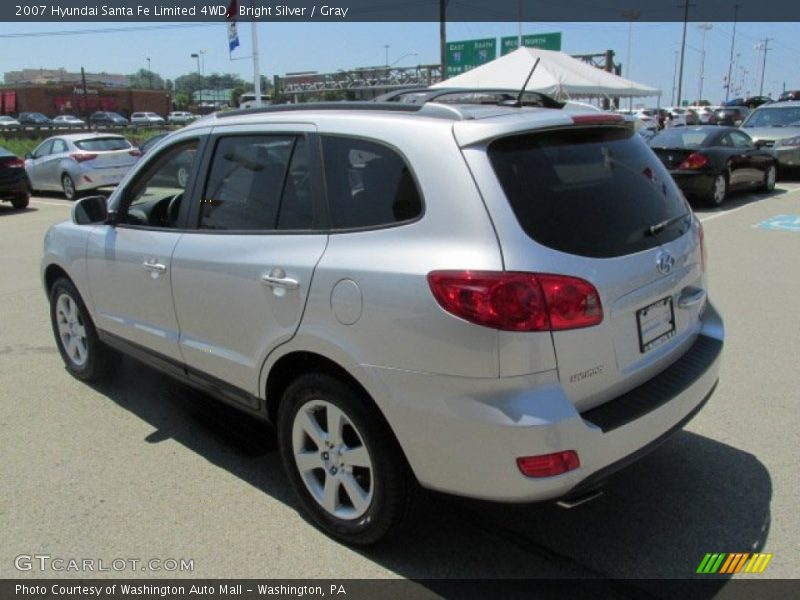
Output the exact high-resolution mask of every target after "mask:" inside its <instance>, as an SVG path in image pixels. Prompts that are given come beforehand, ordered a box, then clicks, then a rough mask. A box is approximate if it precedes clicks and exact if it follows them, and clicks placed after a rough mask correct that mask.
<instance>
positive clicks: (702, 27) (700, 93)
mask: <svg viewBox="0 0 800 600" xmlns="http://www.w3.org/2000/svg"><path fill="white" fill-rule="evenodd" d="M697 27H698V28H699V29H700V30H702V32H703V42H702V44H701V46H700V47H701V48H702V50H701V51H700V89H699V91H698V92H697V103H698V104H699V103H700V102H702V101H703V79H705V70H706V33H707V32H708V30H709V29H711V28H712V27H713V25H712V24H711V23H698V25H697Z"/></svg>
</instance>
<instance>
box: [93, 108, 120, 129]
mask: <svg viewBox="0 0 800 600" xmlns="http://www.w3.org/2000/svg"><path fill="white" fill-rule="evenodd" d="M89 125H91V126H92V127H96V126H97V125H105V126H106V127H124V126H126V125H128V119H126V118H125V117H123V116H122V115H120V114H117V113H115V112H111V111H106V110H99V111H97V112H93V113H92V114H91V116H90V117H89Z"/></svg>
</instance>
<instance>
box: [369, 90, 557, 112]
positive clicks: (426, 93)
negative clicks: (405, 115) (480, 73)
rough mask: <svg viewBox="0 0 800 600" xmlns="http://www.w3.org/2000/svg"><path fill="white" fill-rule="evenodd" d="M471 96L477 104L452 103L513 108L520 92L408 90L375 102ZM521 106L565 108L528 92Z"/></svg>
mask: <svg viewBox="0 0 800 600" xmlns="http://www.w3.org/2000/svg"><path fill="white" fill-rule="evenodd" d="M470 94H471V95H474V96H477V98H476V100H477V102H470V101H469V100H461V99H459V100H457V101H454V102H452V103H453V104H487V105H496V106H511V105H513V104H515V103H516V101H517V98H518V97H519V96H520V92H519V90H514V89H511V88H406V89H402V90H394V91H391V92H387V93H386V94H383V95H381V96H378V97H377V98H375V100H374V102H376V103H380V104H385V103H398V104H406V105H411V106H415V105H421V104H427V103H428V102H437V101H438V102H441V101H442V100H444V99H445V98H446V97H447V96H453V97H455V98H459V97H463V96H468V95H470ZM480 97H484V98H487V100H485V101H481V100H480ZM492 97H494V98H492ZM489 98H491V100H489ZM521 105H522V106H538V107H541V108H563V107H564V106H565V103H564V102H559V101H558V100H556V99H555V98H552V97H551V96H548V95H547V94H543V93H541V92H535V91H530V90H526V91H524V92H523V93H522V103H521Z"/></svg>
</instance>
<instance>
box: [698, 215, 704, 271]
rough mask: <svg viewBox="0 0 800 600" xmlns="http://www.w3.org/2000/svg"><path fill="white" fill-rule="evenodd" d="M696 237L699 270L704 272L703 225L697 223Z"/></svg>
mask: <svg viewBox="0 0 800 600" xmlns="http://www.w3.org/2000/svg"><path fill="white" fill-rule="evenodd" d="M697 237H698V242H699V244H700V268H701V269H702V271H703V273H705V272H706V234H705V231H703V224H702V223H701V222H700V221H697Z"/></svg>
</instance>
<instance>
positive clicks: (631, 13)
mask: <svg viewBox="0 0 800 600" xmlns="http://www.w3.org/2000/svg"><path fill="white" fill-rule="evenodd" d="M641 16H642V13H640V12H639V11H638V10H626V11H625V12H624V13H622V17H623V18H624V19H625V20H626V21H628V53H627V55H626V56H625V62H626V65H625V76H626V77H627V78H628V79H630V78H631V37H632V34H633V22H634V21H638V20H639V18H640V17H641ZM628 110H633V96H631V97H630V98H629V99H628Z"/></svg>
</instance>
